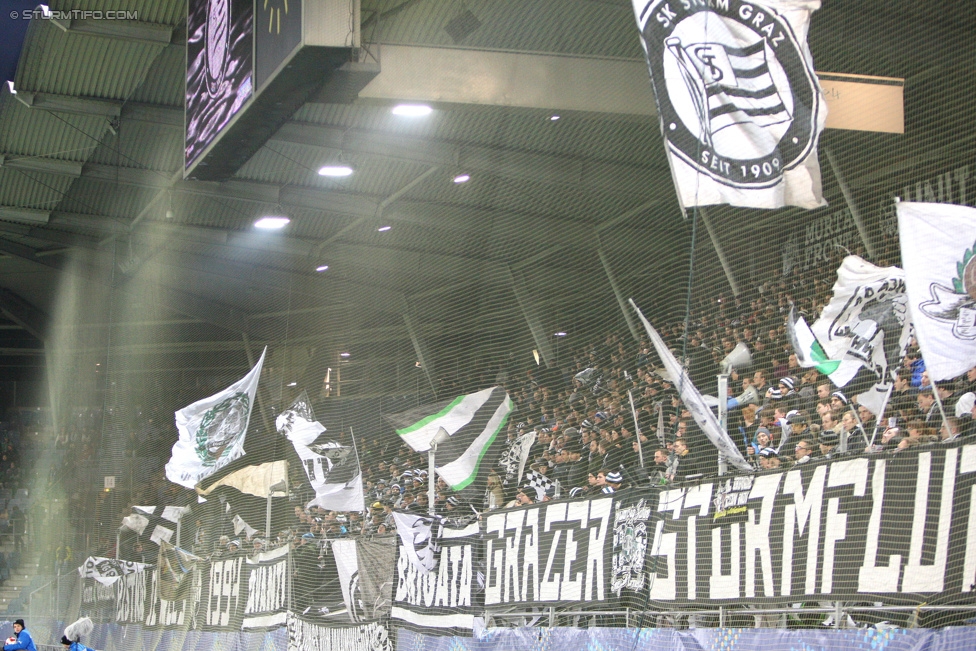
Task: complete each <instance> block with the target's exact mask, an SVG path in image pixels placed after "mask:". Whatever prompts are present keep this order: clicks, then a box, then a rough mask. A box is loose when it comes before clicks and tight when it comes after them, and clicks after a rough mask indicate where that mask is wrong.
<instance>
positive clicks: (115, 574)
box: [78, 556, 152, 585]
mask: <svg viewBox="0 0 976 651" xmlns="http://www.w3.org/2000/svg"><path fill="white" fill-rule="evenodd" d="M147 567H152V565H149V564H148V563H136V562H134V561H124V560H119V559H117V558H102V557H97V556H89V557H88V558H87V559H85V562H84V563H82V565H81V567H79V568H78V573H79V574H80V575H81V578H83V579H95V580H96V581H98V582H99V583H101V584H102V585H112V584H113V583H115V582H116V581H118V580H119V579H121V578H122V577H123V576H125V575H126V574H132V573H133V572H142V571H144V570H145V569H146V568H147Z"/></svg>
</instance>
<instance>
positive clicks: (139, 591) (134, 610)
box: [114, 572, 149, 623]
mask: <svg viewBox="0 0 976 651" xmlns="http://www.w3.org/2000/svg"><path fill="white" fill-rule="evenodd" d="M148 573H149V572H133V573H132V574H126V575H125V576H123V577H122V578H121V579H119V580H118V581H116V582H115V586H114V587H115V621H117V622H132V623H135V622H142V621H143V620H144V619H145V617H146V575H147V574H148Z"/></svg>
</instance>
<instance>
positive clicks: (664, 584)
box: [650, 520, 678, 601]
mask: <svg viewBox="0 0 976 651" xmlns="http://www.w3.org/2000/svg"><path fill="white" fill-rule="evenodd" d="M663 531H664V521H663V520H658V522H657V525H656V526H655V527H654V543H653V545H651V553H650V556H653V557H660V556H663V557H665V558H666V559H667V565H666V567H667V572H668V573H667V575H666V576H663V577H662V576H661V575H659V574H658V573H657V571H656V567H657V562H655V563H654V564H653V565H652V566H651V567H652V570H651V573H650V584H651V599H660V600H664V601H673V600H674V599H675V597H676V596H677V592H678V589H677V568H676V567H675V559H674V555H675V551H677V542H678V534H676V533H674V532H671V533H662V532H663Z"/></svg>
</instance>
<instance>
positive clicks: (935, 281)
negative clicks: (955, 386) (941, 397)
mask: <svg viewBox="0 0 976 651" xmlns="http://www.w3.org/2000/svg"><path fill="white" fill-rule="evenodd" d="M896 209H897V211H898V231H899V233H900V237H901V259H902V264H903V265H904V267H905V287H906V290H907V292H908V304H909V310H910V311H911V314H912V319H913V321H914V325H915V335H916V337H917V338H918V345H919V348H920V349H921V351H922V358H923V359H924V360H925V369H926V370H927V371H928V374H929V379H931V380H933V381H939V380H947V379H950V378H954V377H956V376H957V375H961V374H963V373H965V372H966V371H968V370H969V369H971V368H973V367H974V366H976V210H974V209H973V208H968V207H965V206H955V205H951V204H944V203H914V202H899V203H898V204H897V205H896Z"/></svg>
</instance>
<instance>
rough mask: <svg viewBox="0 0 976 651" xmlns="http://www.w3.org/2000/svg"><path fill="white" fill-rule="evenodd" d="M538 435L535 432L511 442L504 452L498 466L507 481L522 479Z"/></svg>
mask: <svg viewBox="0 0 976 651" xmlns="http://www.w3.org/2000/svg"><path fill="white" fill-rule="evenodd" d="M536 436H537V433H536V431H535V430H532V431H531V432H527V433H526V434H523V435H522V436H520V437H518V438H517V439H514V440H512V441H510V442H509V444H508V447H507V448H506V449H505V451H504V452H502V455H501V458H500V459H499V460H498V465H499V466H501V468H502V473H503V475H504V477H505V479H506V480H507V481H511V480H513V479H515V478H516V477H521V476H522V472H523V471H524V470H525V462H526V461H527V460H528V458H529V451H530V450H531V449H532V445H533V444H534V443H535V439H536Z"/></svg>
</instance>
